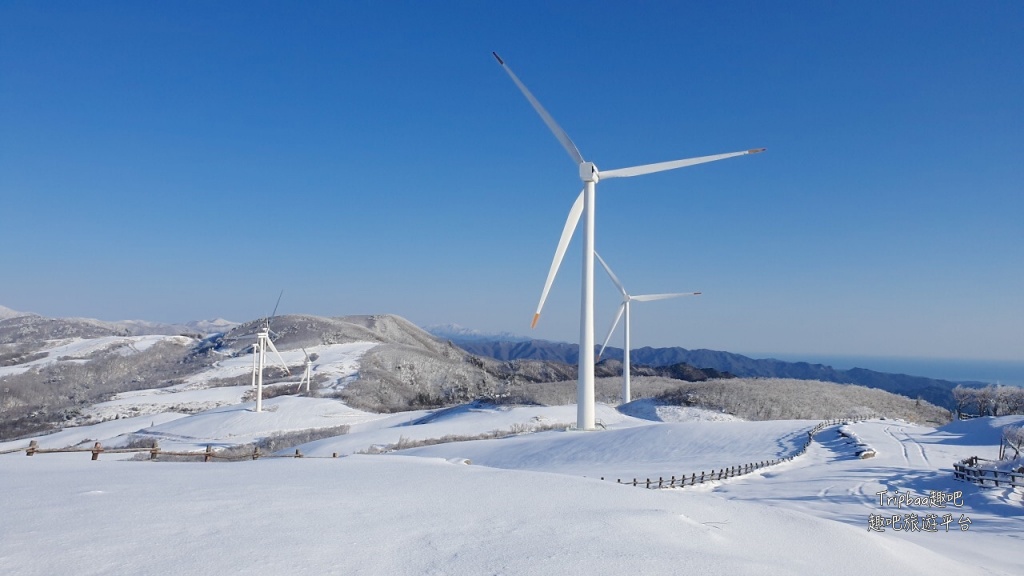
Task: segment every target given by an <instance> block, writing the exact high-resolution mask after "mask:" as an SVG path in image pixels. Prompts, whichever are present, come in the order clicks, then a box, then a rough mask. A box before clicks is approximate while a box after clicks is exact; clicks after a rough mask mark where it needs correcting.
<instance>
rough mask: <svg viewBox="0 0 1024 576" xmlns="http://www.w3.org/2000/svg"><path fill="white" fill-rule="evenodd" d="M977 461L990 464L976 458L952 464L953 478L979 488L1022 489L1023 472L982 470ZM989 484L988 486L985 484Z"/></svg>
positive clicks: (1023, 485) (1023, 482) (1023, 481)
mask: <svg viewBox="0 0 1024 576" xmlns="http://www.w3.org/2000/svg"><path fill="white" fill-rule="evenodd" d="M979 461H985V462H992V460H985V459H984V458H978V457H977V456H971V457H970V458H964V459H963V460H961V461H959V462H957V463H956V464H953V478H954V479H955V480H960V481H962V482H971V483H973V484H977V485H979V486H995V487H998V486H1013V487H1015V488H1024V472H1012V471H1007V470H996V469H995V468H983V467H982V465H981V464H980V463H979ZM986 482H989V483H990V484H986Z"/></svg>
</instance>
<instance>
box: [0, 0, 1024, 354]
mask: <svg viewBox="0 0 1024 576" xmlns="http://www.w3.org/2000/svg"><path fill="white" fill-rule="evenodd" d="M892 4H896V5H895V6H893V5H892ZM1022 30H1024V4H1021V3H1020V2H978V3H967V2H899V3H883V2H846V3H823V2H789V3H785V4H779V3H766V2H724V3H712V2H706V3H692V4H684V3H677V2H642V3H635V4H632V5H627V4H625V3H622V2H587V3H582V2H580V3H571V2H559V3H551V2H513V3H485V2H446V3H441V2H323V3H301V4H300V3H289V2H244V3H243V2H216V3H211V2H176V3H173V4H167V3H139V2H89V3H81V2H48V3H40V2H20V1H13V2H12V1H8V2H4V3H2V4H0V126H2V129H0V198H2V206H3V208H2V210H0V262H2V263H3V266H2V269H3V274H2V279H0V304H2V305H5V306H8V307H10V308H14V309H16V310H27V311H33V312H37V313H41V314H45V315H49V316H87V317H97V318H102V319H108V320H114V319H126V318H143V319H149V320H157V321H184V320H189V319H197V318H210V317H215V316H223V317H227V318H229V319H234V320H245V319H251V318H254V317H258V316H260V315H264V314H266V313H267V312H269V309H270V308H271V307H272V306H273V302H274V299H275V298H276V296H277V293H278V291H280V290H281V289H284V291H285V295H284V299H283V300H282V303H281V312H284V313H312V314H321V315H346V314H369V313H395V314H400V315H402V316H405V317H407V318H409V319H410V320H412V321H414V322H416V323H419V324H434V323H448V322H455V323H459V324H462V325H465V326H469V327H473V328H477V329H481V330H485V331H510V332H515V333H520V334H528V335H532V336H535V337H538V338H547V339H553V340H566V341H575V340H577V338H578V333H579V328H578V326H579V320H578V318H579V282H580V279H579V269H580V255H579V251H580V245H579V238H577V239H576V240H575V241H574V243H573V245H572V247H570V250H569V254H568V256H567V258H566V260H565V262H564V264H563V268H562V273H561V274H560V275H559V278H558V280H557V281H556V283H555V286H554V289H553V290H552V294H551V297H550V298H549V301H548V304H547V305H546V307H545V312H544V314H543V315H542V317H541V321H540V324H539V325H538V328H537V329H536V330H533V331H531V330H530V329H529V322H530V319H531V317H532V313H533V309H534V307H535V306H536V302H537V299H538V297H539V295H540V289H541V287H542V284H543V281H544V277H545V274H546V273H547V268H548V265H549V263H550V259H551V255H552V253H553V251H554V247H555V243H556V241H557V238H558V234H559V232H560V231H561V227H562V224H563V222H564V220H565V217H566V214H567V212H568V210H569V207H570V206H571V204H572V201H573V199H574V198H575V196H576V194H577V193H578V191H579V189H580V182H579V179H578V176H577V173H576V169H575V167H574V166H573V165H572V163H571V162H570V161H569V159H568V157H567V156H566V154H565V152H564V151H563V150H562V149H561V147H560V146H559V145H558V143H557V141H556V140H555V139H554V138H553V137H552V136H551V134H550V133H549V132H548V131H547V129H546V128H545V126H544V125H543V123H542V122H541V121H540V119H539V118H538V117H537V116H536V114H535V113H534V112H533V110H532V109H531V108H530V107H529V105H528V103H527V102H526V101H525V99H523V97H522V96H521V95H520V94H519V92H518V91H517V90H516V88H515V86H514V85H513V84H512V83H511V82H510V81H509V79H508V77H507V76H506V75H505V74H504V73H503V71H502V70H501V68H500V67H499V66H498V65H497V63H496V62H495V61H494V59H493V58H492V57H491V51H492V50H495V51H497V52H498V53H499V54H501V55H502V57H503V58H504V59H505V60H506V62H508V64H509V65H510V66H511V67H512V69H513V70H514V71H515V72H516V73H517V74H518V75H519V77H520V78H521V79H522V80H523V81H524V82H525V83H526V84H527V86H529V87H530V88H531V90H532V91H533V92H534V94H535V95H536V96H537V97H538V99H539V100H540V101H541V102H542V103H543V104H544V105H545V106H546V107H547V109H548V110H549V111H550V112H551V114H552V115H553V116H554V117H555V118H556V119H557V121H558V122H559V123H560V124H561V126H562V127H563V128H564V129H565V130H566V132H568V134H569V135H570V136H571V137H572V138H573V140H574V141H575V143H576V145H577V147H579V149H580V150H581V152H582V153H583V155H584V156H585V157H586V158H587V159H589V160H592V161H594V162H595V163H596V164H597V165H598V167H600V168H604V169H611V168H619V167H624V166H631V165H635V164H645V163H651V162H659V161H664V160H671V159H676V158H685V157H690V156H700V155H706V154H714V153H720V152H730V151H735V150H743V149H747V148H754V147H762V146H764V147H767V148H768V151H767V153H765V154H760V155H756V156H751V157H742V158H736V159H730V160H726V161H722V162H717V163H713V164H707V165H703V166H697V167H692V168H686V169H682V170H676V171H670V172H665V173H661V174H655V175H650V176H644V177H638V178H630V179H621V180H614V181H608V182H604V183H602V184H601V185H600V186H598V200H597V213H596V214H597V248H598V250H599V251H600V252H601V253H602V255H603V256H604V257H605V259H606V260H607V261H608V262H609V264H611V266H612V267H613V268H614V269H615V270H616V273H617V274H618V276H619V277H620V278H621V279H622V281H623V282H624V283H625V285H626V287H627V288H629V289H630V290H632V291H634V292H636V293H650V292H673V291H690V290H701V291H703V292H704V295H703V296H701V297H700V298H697V299H682V300H676V301H668V302H654V303H649V304H641V305H638V306H636V307H635V309H634V318H633V341H634V345H635V346H645V345H649V346H672V345H678V346H684V347H687V348H712V349H722V350H730V351H735V352H744V353H750V354H770V353H779V354H782V353H786V354H801V353H806V354H851V355H889V356H919V357H964V358H995V359H1007V360H1024V346H1022V343H1024V301H1022V297H1021V295H1022V294H1024V200H1022V194H1021V193H1022V191H1024V190H1022V189H1024V185H1022V183H1024V162H1022V161H1021V160H1020V155H1021V143H1020V139H1021V136H1022V135H1024V107H1022V106H1021V102H1024V73H1022V68H1021V62H1024V34H1022ZM597 282H598V284H597V285H598V293H597V298H598V300H597V326H598V333H599V334H598V339H599V340H600V339H602V338H603V336H604V331H605V330H607V326H608V324H609V323H610V321H611V319H612V315H613V313H614V311H615V307H616V306H617V304H618V301H617V297H616V294H615V293H614V292H613V287H612V285H611V284H610V282H608V281H607V279H606V278H604V277H603V276H599V277H598V278H597ZM615 341H616V342H618V341H620V340H619V337H616V339H615Z"/></svg>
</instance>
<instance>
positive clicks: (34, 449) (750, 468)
mask: <svg viewBox="0 0 1024 576" xmlns="http://www.w3.org/2000/svg"><path fill="white" fill-rule="evenodd" d="M843 422H851V420H827V421H824V422H820V423H818V425H817V426H815V427H814V428H812V429H811V430H809V431H808V432H807V440H806V441H805V442H804V445H803V446H802V447H801V448H800V450H798V451H797V452H796V453H794V454H792V455H790V456H787V457H785V458H777V459H775V460H764V461H761V462H751V463H749V464H744V465H740V466H731V467H728V468H721V469H718V470H717V471H716V470H711V471H710V472H701V473H700V475H698V474H696V473H692V474H690V475H688V476H687V475H686V474H684V475H682V476H680V477H679V478H676V477H675V476H672V477H671V478H669V479H667V480H666V479H665V478H664V477H659V478H658V479H657V480H653V479H651V478H647V479H646V480H638V479H637V478H633V481H632V482H630V481H629V480H627V481H625V482H623V481H622V479H621V478H620V479H618V480H617V482H618V483H619V484H632V485H633V486H642V487H644V488H675V487H682V486H693V485H695V484H703V483H704V482H710V481H712V480H724V479H728V478H734V477H736V476H742V475H744V474H749V473H751V472H754V471H756V470H760V469H762V468H767V467H768V466H774V465H775V464H780V463H782V462H789V461H790V460H793V459H794V458H796V457H797V456H800V455H801V454H803V453H804V452H806V451H807V448H808V447H809V446H810V445H811V441H812V440H813V439H814V435H815V434H817V433H818V432H820V431H822V430H823V429H825V428H827V427H829V426H835V425H838V424H841V423H843ZM22 450H24V451H25V454H26V455H27V456H34V455H36V454H55V453H61V452H64V453H78V452H81V453H88V454H90V455H91V457H92V459H93V460H99V457H100V454H129V453H139V454H149V459H150V460H159V458H160V457H161V456H168V457H184V458H195V459H197V460H198V459H200V458H201V459H202V461H203V462H211V461H214V460H226V461H234V462H237V461H241V460H250V459H251V460H258V459H260V458H337V457H338V453H337V452H335V453H333V454H332V455H331V456H306V455H304V454H302V452H300V451H299V449H298V448H296V449H295V454H289V455H284V456H277V455H272V454H263V453H261V452H260V449H259V447H258V446H256V447H254V448H253V450H252V452H251V453H240V452H239V451H238V450H237V449H235V450H231V449H223V450H220V451H217V450H214V448H213V447H212V446H211V445H207V446H206V450H205V451H201V452H175V451H168V450H163V449H161V448H160V446H159V444H158V443H157V442H154V443H153V446H151V447H148V448H104V447H103V445H102V444H100V443H99V442H96V443H95V444H93V446H92V447H91V448H40V447H39V443H38V442H37V441H35V440H33V441H31V442H30V443H29V445H28V447H27V448H15V449H12V450H6V451H4V452H3V453H10V452H20V451H22ZM601 479H602V480H604V478H601ZM687 480H689V484H687Z"/></svg>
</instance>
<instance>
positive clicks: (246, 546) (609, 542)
mask: <svg viewBox="0 0 1024 576" xmlns="http://www.w3.org/2000/svg"><path fill="white" fill-rule="evenodd" d="M309 406H310V407H311V410H310V415H312V413H313V412H315V409H312V406H313V405H312V404H310V405H309ZM282 409H283V408H282ZM221 412H222V411H217V412H215V413H213V414H216V413H221ZM250 414H251V413H250ZM274 414H275V413H273V412H270V413H267V414H263V416H269V417H271V418H273V417H274ZM488 415H490V416H493V417H494V418H495V420H494V423H497V422H499V421H500V422H502V423H508V422H511V421H513V420H518V419H519V417H518V416H516V417H511V416H510V415H509V414H507V413H502V412H500V411H488V410H482V411H474V410H470V409H467V410H464V411H461V412H460V411H449V412H448V413H444V414H436V415H428V414H425V413H421V414H417V415H416V417H415V418H414V419H412V420H409V421H408V423H409V424H410V425H409V426H406V427H407V428H411V427H414V426H415V424H412V422H414V421H420V422H425V423H435V424H440V423H444V422H449V423H451V424H452V429H458V428H463V427H464V425H465V422H463V423H461V424H460V421H463V420H464V419H468V420H481V421H483V420H484V419H485V417H486V416H488ZM211 418H212V414H211ZM184 421H185V419H180V418H179V419H177V420H173V421H170V422H167V423H165V424H161V425H157V427H156V428H163V429H165V430H169V429H171V428H172V427H175V426H180V425H184ZM178 423H182V424H180V425H179V424H178ZM392 423H393V424H394V423H395V422H392ZM223 424H224V420H222V419H221V420H217V424H216V426H221V425H223ZM369 424H371V425H372V424H373V423H369ZM739 424H756V423H740V422H707V421H704V422H694V423H693V425H694V426H695V427H696V428H695V429H694V430H692V431H691V433H690V434H689V435H688V436H689V438H690V439H691V440H693V441H696V440H697V438H699V437H702V436H710V437H712V438H713V437H718V438H719V440H717V441H716V440H713V439H707V440H705V441H704V442H705V445H704V449H703V450H702V452H705V457H707V458H711V457H713V455H714V454H715V453H718V451H719V450H722V449H727V448H728V446H730V445H736V444H737V443H743V444H746V445H750V446H755V445H760V444H761V443H763V442H764V438H763V437H768V436H770V435H772V434H773V432H771V431H768V430H758V431H756V432H758V433H756V434H738V435H737V434H733V433H732V432H724V433H720V432H718V431H716V429H717V428H718V427H725V428H724V429H725V430H728V429H731V428H733V427H735V426H736V425H739ZM247 425H248V424H246V426H247ZM190 426H192V428H190V430H189V431H190V432H192V433H198V432H201V433H203V434H212V435H216V433H214V432H215V428H213V426H214V424H213V420H211V422H210V425H209V426H206V425H202V426H201V425H199V424H198V423H193V424H191V425H190ZM677 426H678V424H664V423H652V422H647V423H644V422H633V421H631V420H630V419H628V418H625V417H623V419H622V420H621V421H620V422H618V423H616V424H615V425H613V426H611V427H610V428H611V429H610V430H609V431H606V432H594V433H574V432H561V433H558V432H548V433H543V434H540V435H538V436H537V442H538V444H537V447H538V449H539V452H538V454H544V453H545V451H546V448H544V444H558V443H560V442H564V441H565V440H562V439H571V440H577V441H580V442H583V443H584V445H583V446H581V448H580V450H579V451H578V452H577V454H576V456H575V458H576V459H577V460H581V459H586V458H589V457H590V456H588V454H590V453H592V452H594V451H598V452H601V451H604V449H603V448H602V447H603V446H604V445H605V444H604V443H603V442H602V441H601V440H602V439H609V440H610V439H612V438H613V435H615V434H618V433H621V432H624V431H633V432H638V433H639V432H643V431H647V430H656V429H659V428H663V429H665V430H666V431H669V430H675V429H677ZM852 426H855V427H857V431H858V434H859V435H860V436H861V437H862V438H864V439H866V441H868V442H872V443H876V444H877V445H878V447H879V448H880V456H879V458H886V456H885V455H886V454H891V458H890V459H888V460H875V461H870V460H869V461H862V460H859V459H854V458H852V457H850V456H849V455H848V454H846V453H844V452H843V448H842V446H840V445H833V442H832V441H831V440H829V439H827V438H825V442H824V443H823V444H814V445H812V448H811V450H810V451H809V452H808V453H807V455H805V456H802V457H800V458H798V459H797V460H795V461H793V462H791V463H787V464H782V465H778V466H775V467H772V468H769V469H768V470H766V471H764V472H762V473H758V474H752V475H749V476H744V477H740V478H736V479H732V480H729V481H724V482H720V483H716V484H715V485H709V486H705V487H704V488H700V487H698V488H686V489H681V490H680V489H676V490H661V491H648V490H643V489H639V488H633V487H631V486H621V485H617V484H615V483H614V482H608V481H600V480H598V479H595V478H583V477H580V476H578V475H575V474H552V473H550V472H537V471H529V470H509V469H499V468H492V467H489V466H480V465H476V464H475V463H474V465H471V466H466V465H462V464H459V463H452V462H450V461H448V460H446V459H443V458H435V457H426V456H425V455H424V456H420V457H414V456H410V455H388V456H358V455H357V456H351V457H347V458H320V459H317V458H303V459H294V458H285V459H264V460H259V461H255V462H253V461H247V462H239V463H227V464H202V463H167V464H160V463H155V464H154V463H150V462H126V461H119V460H116V459H114V458H111V457H108V456H109V455H104V456H103V457H101V458H100V460H99V461H97V462H92V461H89V459H88V457H87V456H86V455H82V454H75V455H68V456H60V455H37V456H35V457H33V458H26V457H25V456H24V455H23V454H9V455H4V456H0V471H2V472H3V473H2V474H0V511H3V515H4V522H0V558H2V559H3V562H4V568H5V570H6V571H9V573H16V574H23V575H28V576H32V575H43V574H53V573H63V572H65V571H66V570H67V568H68V567H69V566H75V567H76V569H75V572H76V573H82V574H138V573H147V574H168V575H170V574H220V573H229V572H230V573H246V574H255V575H263V574H283V573H287V574H298V575H301V574H356V573H366V574H398V575H403V574H410V575H411V574H417V575H418V574H556V573H557V574H635V573H642V574H680V573H725V574H741V575H743V574H750V575H763V574H768V575H776V574H777V575H793V574H797V575H819V574H829V575H862V574H889V573H896V574H909V575H931V574H937V573H942V574H946V573H955V574H961V575H981V574H999V575H1007V576H1008V575H1011V574H1020V573H1022V571H1024V549H1022V548H1021V547H1020V546H1019V545H1018V544H1019V542H1018V541H1017V540H1018V539H1019V538H1018V535H1019V533H1020V528H1021V517H1020V515H1019V506H1020V501H1019V499H1020V494H1019V493H1018V494H1016V495H1014V496H1006V495H1005V491H1004V492H1003V493H1000V492H998V491H982V490H980V489H976V488H974V487H972V486H971V485H966V484H962V483H954V482H952V481H951V480H949V479H948V474H947V473H946V472H945V471H944V470H943V468H942V467H941V465H940V464H939V460H940V459H941V460H943V461H948V459H950V458H955V457H958V456H960V455H961V454H963V453H965V452H966V453H970V452H977V450H978V449H979V446H978V445H977V444H975V442H978V441H979V440H980V439H982V438H985V437H986V434H987V432H986V430H991V429H993V428H992V426H991V425H988V426H986V425H985V423H983V422H979V423H978V424H976V425H974V426H969V425H965V426H962V427H960V428H956V427H953V428H951V429H944V430H935V429H925V428H918V427H909V426H907V425H905V424H901V423H899V422H892V421H873V422H868V423H863V424H854V425H852ZM701 427H704V428H706V430H704V431H702V429H701ZM784 428H785V427H784V426H782V425H781V423H780V428H779V429H778V430H776V431H775V432H774V435H775V437H776V439H777V440H781V441H783V442H784V441H785V440H784V439H785V437H786V436H787V435H788V434H789V433H790V432H799V431H800V430H802V428H803V424H797V425H796V426H795V427H790V428H789V429H788V430H784ZM178 430H179V431H183V430H184V429H182V428H178ZM250 430H254V429H250ZM705 432H706V434H705ZM220 433H223V431H222V432H220ZM834 434H835V429H834V428H833V429H830V430H827V431H825V432H823V433H822V435H823V437H826V436H833V435H834ZM759 436H760V437H759ZM591 438H592V439H593V440H591ZM836 438H838V436H836ZM676 440H679V439H676ZM683 442H686V440H683ZM507 443H508V440H507V439H506V440H495V441H489V444H490V446H492V447H493V449H494V451H495V452H494V454H493V455H492V456H494V457H498V456H500V454H501V453H502V452H504V450H505V449H504V448H503V445H504V444H507ZM471 444H473V445H477V446H485V445H487V444H488V442H479V443H477V442H474V443H471ZM608 444H609V446H610V448H609V450H608V452H609V453H617V452H618V451H617V449H616V448H615V447H614V446H615V444H616V443H615V442H613V441H609V443H608ZM919 449H920V451H919ZM479 450H480V454H479V457H481V458H483V457H486V454H485V452H486V451H485V450H483V449H479ZM664 450H665V445H664V443H659V442H655V441H654V438H653V437H651V438H647V439H645V441H643V442H640V443H638V444H635V445H634V450H633V454H632V455H631V456H629V458H630V459H631V460H634V461H636V460H642V459H644V458H645V454H646V455H647V456H650V455H652V454H659V453H664ZM904 450H906V451H904ZM619 453H620V454H621V452H619ZM569 457H570V456H569V455H567V453H565V452H563V453H562V455H561V456H558V457H557V458H560V459H562V460H563V461H564V460H565V459H567V458H569ZM928 462H931V464H929V463H928ZM929 470H934V471H935V472H936V475H935V476H934V477H931V476H929V472H928V471H929ZM876 485H877V486H885V487H888V488H889V489H890V490H892V489H894V488H896V487H900V488H901V489H904V490H908V489H910V490H914V491H915V492H918V491H921V490H924V489H926V488H928V487H934V488H935V489H937V490H942V491H947V492H949V493H952V492H954V491H956V490H961V491H963V494H962V502H963V506H962V507H960V508H955V509H953V510H952V511H953V512H955V513H956V517H957V518H959V515H960V514H964V515H965V516H968V517H970V518H971V519H972V520H973V523H972V524H971V525H970V527H969V528H970V529H969V530H968V531H965V532H964V531H960V530H959V525H958V524H957V523H955V522H954V524H953V530H951V531H950V532H948V533H947V532H945V531H941V529H940V531H939V532H938V533H912V534H907V533H904V532H894V531H892V530H891V529H890V530H888V531H886V532H884V533H883V532H875V531H870V530H868V529H867V526H868V515H869V514H875V513H878V514H894V513H896V512H897V511H895V510H889V509H886V508H885V507H880V506H879V505H878V504H877V500H876V498H877V497H876V496H875V495H874V494H871V493H870V491H871V490H873V489H874V488H875V487H876ZM899 512H902V513H905V512H906V509H904V510H902V511H899ZM922 512H923V511H922ZM69 520H70V521H69ZM125 550H145V553H125V552H124V551H125Z"/></svg>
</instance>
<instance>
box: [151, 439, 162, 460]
mask: <svg viewBox="0 0 1024 576" xmlns="http://www.w3.org/2000/svg"><path fill="white" fill-rule="evenodd" d="M159 453H160V445H159V444H158V443H157V441H156V440H153V447H152V448H150V449H149V459H150V460H156V456H157V454H159Z"/></svg>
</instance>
